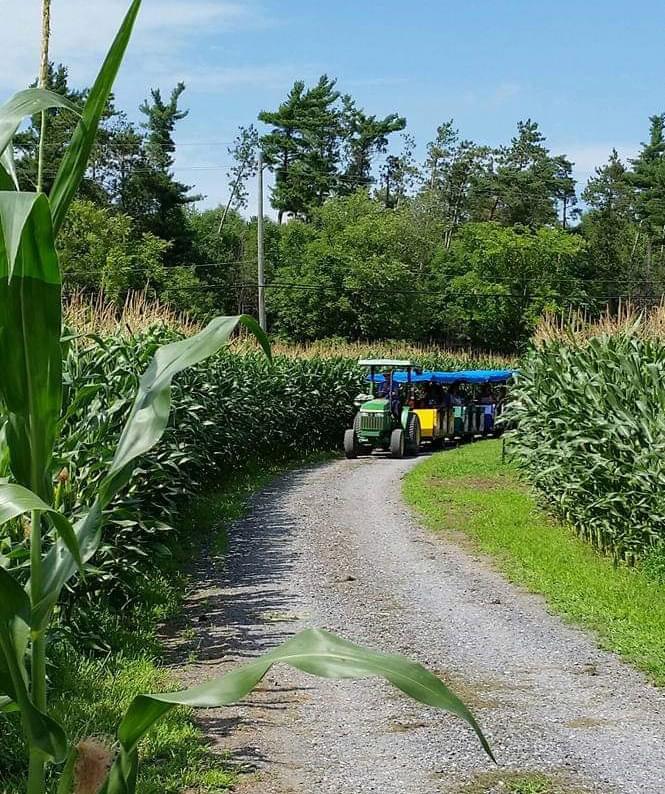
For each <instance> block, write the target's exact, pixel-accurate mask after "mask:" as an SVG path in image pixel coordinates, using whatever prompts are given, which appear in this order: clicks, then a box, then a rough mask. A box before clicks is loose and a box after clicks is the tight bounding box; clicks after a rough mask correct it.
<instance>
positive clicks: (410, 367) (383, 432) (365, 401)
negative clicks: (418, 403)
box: [344, 358, 420, 458]
mask: <svg viewBox="0 0 665 794" xmlns="http://www.w3.org/2000/svg"><path fill="white" fill-rule="evenodd" d="M358 364H359V365H360V366H361V367H367V368H368V369H369V373H370V378H369V382H370V384H371V393H370V394H360V395H358V397H356V400H355V404H356V406H357V407H358V413H357V414H356V416H355V419H354V421H353V427H352V428H349V429H348V430H347V431H346V432H345V433H344V453H345V455H346V457H347V458H357V457H358V455H363V454H366V455H369V454H371V453H372V452H373V451H374V450H375V449H381V450H383V451H384V452H390V454H391V456H392V457H393V458H403V457H404V455H417V454H418V449H419V448H420V420H419V418H418V416H417V415H416V414H415V413H414V411H413V410H412V409H411V408H410V407H409V405H408V402H407V400H408V399H409V397H410V396H411V394H410V391H411V383H412V376H413V373H414V372H419V371H420V368H419V367H418V366H417V365H416V364H415V363H414V362H413V361H395V360H393V359H382V358H377V359H362V360H361V361H359V362H358Z"/></svg>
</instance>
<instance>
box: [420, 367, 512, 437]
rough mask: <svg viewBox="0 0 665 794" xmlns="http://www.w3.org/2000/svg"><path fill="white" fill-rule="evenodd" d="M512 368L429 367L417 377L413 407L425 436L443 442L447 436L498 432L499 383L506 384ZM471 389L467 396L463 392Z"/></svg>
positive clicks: (510, 376)
mask: <svg viewBox="0 0 665 794" xmlns="http://www.w3.org/2000/svg"><path fill="white" fill-rule="evenodd" d="M513 374H514V373H513V371H512V370H461V371H457V372H435V371H428V372H422V373H420V374H419V375H418V376H417V378H416V379H415V381H416V382H417V384H418V389H417V391H418V394H417V395H416V394H415V393H414V397H413V409H414V413H415V414H416V416H418V419H419V421H420V430H421V440H422V441H426V442H430V443H432V444H435V445H436V444H441V443H442V442H443V441H446V440H454V439H468V438H473V437H476V436H487V435H494V434H496V433H497V432H498V429H497V424H496V420H497V417H498V414H499V413H500V410H501V402H502V401H501V399H497V395H496V393H495V387H505V386H506V384H507V383H508V381H509V380H510V379H511V378H512V377H513ZM460 389H465V390H466V391H467V395H466V399H464V398H462V396H461V395H460V394H459V390H460Z"/></svg>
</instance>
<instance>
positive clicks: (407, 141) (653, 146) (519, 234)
mask: <svg viewBox="0 0 665 794" xmlns="http://www.w3.org/2000/svg"><path fill="white" fill-rule="evenodd" d="M49 83H50V86H51V88H52V89H53V90H55V91H58V92H60V93H63V94H65V95H67V96H68V97H69V98H70V99H71V100H72V101H73V102H75V103H76V102H79V103H80V102H82V101H83V99H84V98H85V95H86V91H85V90H81V91H79V90H75V89H72V88H71V87H70V85H69V80H68V74H67V69H66V67H64V66H62V65H60V66H57V67H56V66H53V65H52V66H51V67H50V71H49ZM184 91H185V86H184V84H182V83H179V84H178V85H176V86H175V87H174V88H173V90H172V91H171V93H170V94H169V95H168V97H166V98H165V97H164V96H163V95H162V93H161V92H160V91H159V90H157V89H153V90H152V91H151V92H150V94H149V98H148V99H146V100H145V101H144V102H143V103H142V104H141V106H140V108H139V110H140V113H141V117H142V121H141V122H140V123H135V122H133V121H130V120H129V118H128V116H127V114H126V113H125V112H124V111H122V110H119V109H117V108H116V107H115V103H114V102H113V101H111V103H110V104H109V106H108V108H107V111H106V114H105V119H104V123H103V125H102V128H101V131H100V134H99V136H98V140H97V143H96V146H95V151H94V153H93V157H92V161H91V162H92V164H91V167H90V169H89V171H88V174H87V175H86V179H85V181H84V183H83V186H82V188H81V191H80V194H79V197H78V200H77V201H76V202H75V203H74V205H73V206H72V208H71V210H70V213H69V216H68V219H67V222H66V228H65V229H64V233H63V234H62V236H61V242H60V256H61V260H62V265H63V270H64V272H65V277H66V284H67V287H68V289H70V290H81V291H84V292H86V293H96V292H99V291H103V292H104V293H105V294H106V295H107V297H108V298H110V299H112V300H115V301H122V300H123V298H124V296H125V295H126V293H127V292H128V291H129V290H134V289H143V288H145V289H148V290H149V291H150V292H151V294H154V295H155V296H157V297H159V298H160V299H162V300H165V301H167V302H169V303H170V304H172V305H174V306H175V307H176V308H178V309H184V310H187V311H189V312H191V313H192V314H194V315H196V316H198V317H201V318H203V317H205V316H208V315H210V314H212V313H220V312H225V313H236V312H239V311H253V310H254V309H255V304H256V286H255V282H256V259H257V250H256V218H255V217H254V218H251V217H249V218H248V217H246V215H247V211H248V196H249V182H250V180H253V179H254V178H255V176H256V172H257V167H258V160H257V155H258V152H259V151H262V153H263V157H264V160H265V163H266V167H267V168H269V169H270V170H271V171H272V172H273V174H274V179H273V187H272V189H271V196H270V198H271V203H272V206H273V208H274V210H275V213H276V221H270V220H268V221H267V226H266V261H267V308H268V314H269V321H270V324H271V329H272V330H273V331H274V332H276V333H278V334H280V335H282V336H284V337H286V338H291V339H297V340H308V339H315V338H321V337H328V336H340V337H346V338H365V339H374V338H404V339H409V340H425V339H434V340H441V341H445V342H447V343H448V344H464V345H466V344H470V345H478V346H486V347H492V348H495V349H502V350H512V349H516V348H519V347H521V346H522V345H523V344H524V343H525V341H526V340H527V339H528V337H529V334H530V332H531V330H532V328H533V325H534V323H535V322H536V321H537V318H538V317H539V316H540V314H541V313H542V311H543V310H552V311H560V310H564V309H567V308H568V307H582V308H584V309H585V310H587V311H589V312H590V313H594V312H598V311H600V310H602V309H603V308H604V307H606V306H607V305H608V304H609V305H610V307H612V306H614V305H615V304H616V303H617V302H618V301H619V300H624V301H625V300H628V299H632V300H634V301H637V302H640V301H647V302H649V301H654V300H657V299H659V297H660V296H661V295H662V294H663V285H664V283H665V114H659V115H655V116H652V117H651V119H650V127H649V133H648V139H647V141H646V142H645V143H643V144H642V146H641V148H640V151H639V153H638V155H637V156H636V158H634V159H633V160H630V161H628V162H623V161H622V160H621V158H620V157H619V155H618V154H617V152H616V151H613V152H612V153H611V154H610V157H609V160H608V162H607V163H606V164H604V165H602V166H599V167H598V168H597V169H596V172H595V174H594V176H593V177H592V178H591V179H589V181H588V183H587V184H586V185H584V186H578V185H577V184H576V182H575V179H574V177H573V165H574V164H573V163H571V162H570V160H569V159H568V157H567V156H566V155H565V154H558V153H553V152H552V151H551V150H550V148H549V147H548V145H547V140H546V138H545V136H544V134H543V133H542V131H541V130H540V128H539V126H538V124H537V123H536V122H535V121H533V120H531V119H527V120H525V121H520V122H518V124H517V127H516V131H515V134H514V136H513V137H512V139H511V140H510V141H509V142H508V143H506V144H503V145H500V146H496V147H491V146H487V145H481V144H478V143H475V142H474V141H472V140H469V139H466V138H464V137H463V136H461V135H460V133H459V131H458V130H457V128H456V126H455V124H454V122H453V121H452V120H446V121H444V122H443V123H442V124H441V125H440V126H439V127H438V129H437V130H436V131H435V133H434V135H433V137H432V140H431V141H430V142H429V143H428V144H427V146H426V153H425V157H424V158H423V159H422V161H419V160H418V158H417V157H416V142H415V140H414V138H413V137H412V136H411V135H410V134H409V133H408V132H407V131H406V119H405V118H404V117H403V116H401V115H399V113H397V112H395V113H391V114H389V115H387V116H385V117H381V116H376V115H372V114H370V113H369V112H368V111H366V110H365V109H364V108H362V107H360V106H359V104H358V102H357V100H356V99H354V98H353V97H352V96H351V95H349V94H343V93H342V92H341V91H340V90H339V88H338V86H337V82H336V81H335V80H334V79H331V78H330V77H328V76H326V75H323V76H322V77H321V78H320V79H319V80H318V81H317V82H316V83H315V84H314V85H311V86H307V85H306V84H305V83H304V82H303V81H297V82H296V83H295V84H294V85H293V87H292V88H291V90H290V91H289V92H288V94H287V96H286V97H285V99H284V101H283V102H281V103H280V105H279V106H278V107H277V108H276V109H274V110H270V111H262V112H261V113H259V114H258V117H257V120H256V123H251V124H249V125H247V126H245V127H241V128H240V129H239V131H238V135H237V138H236V139H235V141H234V142H233V144H232V146H231V147H230V149H229V153H230V155H231V156H232V158H233V164H232V166H231V168H230V170H229V173H228V178H229V192H230V194H231V202H230V210H229V211H228V212H226V208H225V207H219V208H215V209H208V210H200V209H197V206H196V203H197V201H198V200H199V199H200V198H202V197H201V196H198V195H196V193H195V192H193V188H192V187H191V186H189V185H186V184H183V183H181V182H179V181H178V180H177V179H176V178H175V176H174V162H175V161H174V158H175V151H176V144H175V139H174V135H175V131H176V127H177V124H178V122H179V121H181V120H182V119H183V118H185V117H186V115H187V110H185V109H183V108H182V106H181V105H182V99H183V93H184ZM40 123H41V120H40V117H35V118H34V119H33V120H32V122H31V124H30V126H29V127H28V128H26V129H25V130H24V131H23V132H21V133H20V134H19V135H18V136H17V138H16V142H15V143H16V159H17V170H18V173H19V179H20V180H21V183H22V184H24V185H26V186H32V185H34V183H35V182H36V171H37V150H38V141H39V133H40ZM75 123H76V119H75V118H74V117H73V116H72V114H67V113H53V114H50V115H49V117H48V120H47V124H48V137H47V147H46V152H45V169H44V170H45V181H46V186H47V187H48V182H49V179H52V178H53V176H54V174H55V163H56V162H58V160H59V158H60V156H61V155H62V151H63V149H64V146H65V141H66V140H68V138H69V135H70V133H71V129H72V128H73V126H74V125H75ZM259 125H260V126H259ZM579 198H581V199H582V204H581V205H580V203H579Z"/></svg>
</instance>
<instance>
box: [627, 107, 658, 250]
mask: <svg viewBox="0 0 665 794" xmlns="http://www.w3.org/2000/svg"><path fill="white" fill-rule="evenodd" d="M649 121H650V122H651V128H650V135H649V142H648V143H643V144H642V151H641V152H640V154H639V156H638V157H637V158H636V159H635V160H632V161H631V162H632V166H633V171H632V173H631V174H629V176H628V178H629V180H630V182H631V184H632V185H633V186H634V187H635V188H636V191H637V195H636V199H635V209H636V213H637V217H638V218H639V220H641V221H642V222H643V223H644V225H645V228H646V231H647V232H648V234H649V237H650V239H651V240H652V241H653V242H654V243H655V244H657V245H661V246H662V244H663V240H664V239H665V113H661V114H658V115H655V116H651V118H650V119H649Z"/></svg>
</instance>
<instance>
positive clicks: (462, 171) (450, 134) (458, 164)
mask: <svg viewBox="0 0 665 794" xmlns="http://www.w3.org/2000/svg"><path fill="white" fill-rule="evenodd" d="M489 152H490V150H489V149H488V147H486V146H478V145H477V144H475V143H474V142H473V141H470V140H466V139H465V140H460V136H459V131H458V130H457V129H456V128H455V126H454V122H453V120H452V119H450V120H449V121H446V122H444V123H443V124H442V125H441V126H439V127H438V128H437V131H436V138H435V139H434V140H433V141H431V142H430V143H429V144H428V145H427V159H426V161H425V172H426V187H425V191H426V192H427V193H428V200H429V201H431V202H434V204H435V205H436V206H437V207H438V212H439V213H440V215H441V218H442V220H443V222H444V228H445V233H444V246H445V247H446V248H448V247H449V246H450V243H451V240H452V236H453V234H454V233H455V231H456V230H457V229H458V228H459V226H460V225H461V224H462V223H464V221H466V220H468V218H469V216H470V214H471V213H472V203H471V198H472V190H473V187H474V185H475V183H476V182H477V180H478V179H479V178H481V177H482V176H483V175H484V174H485V173H486V169H487V166H488V163H487V159H488V155H489Z"/></svg>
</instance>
